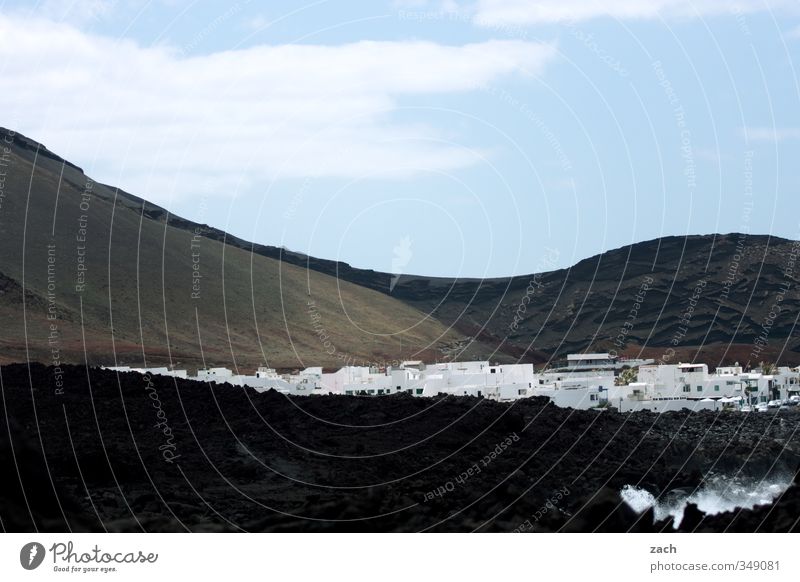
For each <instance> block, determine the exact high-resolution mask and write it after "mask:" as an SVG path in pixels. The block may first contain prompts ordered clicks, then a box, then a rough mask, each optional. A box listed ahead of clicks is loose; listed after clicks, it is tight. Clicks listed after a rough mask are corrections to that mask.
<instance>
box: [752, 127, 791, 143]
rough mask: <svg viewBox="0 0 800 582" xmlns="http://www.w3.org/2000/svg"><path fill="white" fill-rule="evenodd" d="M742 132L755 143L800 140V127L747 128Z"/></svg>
mask: <svg viewBox="0 0 800 582" xmlns="http://www.w3.org/2000/svg"><path fill="white" fill-rule="evenodd" d="M742 132H743V134H744V136H745V137H746V138H747V139H751V140H753V141H772V142H781V141H786V140H795V139H800V127H745V128H744V129H743V130H742Z"/></svg>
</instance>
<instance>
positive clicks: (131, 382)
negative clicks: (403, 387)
mask: <svg viewBox="0 0 800 582" xmlns="http://www.w3.org/2000/svg"><path fill="white" fill-rule="evenodd" d="M0 389H1V391H2V411H0V419H2V420H0V425H2V426H0V470H2V474H3V475H4V476H5V477H4V479H3V480H2V482H0V523H1V524H2V527H3V529H4V530H5V531H34V530H38V531H64V530H68V529H69V530H72V531H106V530H108V531H187V530H188V531H240V530H246V531H497V532H513V531H534V532H535V531H661V530H664V531H672V523H671V522H670V521H667V520H664V521H661V522H658V523H655V522H654V517H653V514H652V512H651V513H643V514H637V513H635V512H634V511H633V510H632V509H630V508H629V507H628V506H627V505H626V504H624V503H623V502H622V501H621V498H620V495H619V492H620V490H621V489H622V488H624V487H625V486H626V485H631V486H636V487H640V488H643V489H645V490H647V491H649V492H651V493H653V494H654V495H656V496H659V497H661V498H666V497H669V496H670V495H674V494H675V492H676V491H692V490H696V489H698V488H700V487H702V486H703V484H704V479H705V477H706V476H708V475H711V474H715V475H730V476H733V475H737V476H745V477H747V478H748V479H752V480H765V479H772V478H774V477H776V476H785V475H792V474H795V473H796V471H797V469H798V462H799V461H800V437H799V436H798V433H797V428H798V426H800V414H798V413H797V412H795V410H796V409H793V410H788V411H781V412H779V413H777V414H739V413H727V412H726V413H711V412H702V413H689V412H685V413H668V414H663V415H656V414H652V413H647V412H643V413H635V414H617V413H615V412H613V411H576V410H571V409H561V408H557V407H554V406H552V405H551V404H549V403H548V401H547V400H546V399H541V398H532V399H526V400H520V401H517V402H515V403H513V404H501V403H496V402H491V401H487V400H485V399H475V398H467V397H463V398H461V397H441V398H413V397H410V396H400V395H398V396H389V397H382V398H368V397H367V398H358V397H337V396H324V397H306V398H302V397H299V398H289V397H285V396H282V395H279V394H277V393H275V392H266V393H262V394H259V393H256V392H255V391H253V390H250V389H238V388H233V387H231V386H227V385H223V386H216V387H213V388H212V387H210V386H208V385H205V384H201V383H195V382H192V381H186V380H175V379H172V378H161V377H153V378H149V377H144V376H141V375H138V374H134V373H123V374H117V373H114V372H110V371H104V370H99V369H94V368H92V369H86V368H84V367H78V366H62V368H61V369H54V368H52V367H45V366H43V365H39V364H33V365H30V366H27V365H10V366H4V367H2V368H0ZM799 490H800V487H798V486H794V487H790V488H789V489H788V490H787V491H786V492H785V493H784V495H783V496H782V497H781V499H780V500H779V501H777V502H776V503H775V504H774V505H769V506H764V507H760V508H757V509H756V510H753V511H740V512H733V513H725V514H718V515H715V516H705V515H703V514H700V513H698V512H697V511H696V508H693V507H689V508H688V509H687V511H686V512H685V515H684V519H683V522H682V523H681V530H688V531H725V530H735V531H756V530H758V531H788V530H793V529H797V528H798V518H800V491H799Z"/></svg>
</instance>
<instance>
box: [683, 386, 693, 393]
mask: <svg viewBox="0 0 800 582" xmlns="http://www.w3.org/2000/svg"><path fill="white" fill-rule="evenodd" d="M690 390H691V388H689V387H688V386H684V387H683V391H684V392H689V391H690Z"/></svg>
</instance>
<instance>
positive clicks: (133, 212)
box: [0, 129, 800, 370]
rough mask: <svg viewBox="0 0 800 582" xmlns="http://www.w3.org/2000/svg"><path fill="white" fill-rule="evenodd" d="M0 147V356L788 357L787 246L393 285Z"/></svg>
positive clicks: (791, 256) (671, 252)
mask: <svg viewBox="0 0 800 582" xmlns="http://www.w3.org/2000/svg"><path fill="white" fill-rule="evenodd" d="M4 148H5V149H4ZM4 152H5V153H4ZM0 154H2V160H0V172H4V173H5V174H4V175H2V174H0V180H2V181H0V245H2V247H1V248H2V253H0V322H2V326H0V361H2V362H10V361H28V360H39V361H43V362H45V363H49V362H52V361H53V360H54V358H55V359H56V360H59V361H66V362H76V363H83V362H89V363H92V364H101V363H102V364H112V363H129V364H135V365H142V364H144V363H147V364H148V365H164V364H173V365H176V366H181V367H189V368H193V367H199V366H206V365H212V364H214V365H225V366H229V367H233V368H239V367H241V368H242V369H245V370H250V369H252V368H253V367H254V366H256V365H259V364H262V363H267V364H268V365H270V366H274V367H278V368H296V367H302V366H309V365H323V366H326V367H337V366H341V365H345V364H348V363H363V362H377V363H379V364H380V363H391V362H392V361H394V360H399V359H408V358H415V359H416V358H419V359H424V360H428V361H432V360H435V359H445V358H458V359H472V358H481V359H491V360H497V361H517V360H522V361H533V362H537V363H541V362H548V361H551V360H553V359H557V358H560V357H562V356H564V355H565V354H566V353H570V352H580V351H594V350H597V351H607V350H613V351H617V352H619V353H620V354H623V355H627V356H639V355H641V356H645V357H653V358H655V359H657V360H659V361H663V362H666V363H670V362H672V363H674V362H677V361H692V360H702V361H707V362H709V363H712V364H715V363H733V362H735V361H739V362H740V363H742V364H747V363H749V364H756V363H758V362H759V361H760V360H768V361H779V362H782V363H789V364H798V363H800V338H798V333H797V329H796V322H797V317H798V314H799V313H800V292H799V291H798V288H797V283H796V280H795V279H796V273H797V270H796V263H797V258H798V255H800V243H799V242H797V241H790V240H786V239H781V238H776V237H770V236H764V235H747V234H737V233H733V234H725V235H704V236H699V235H698V236H686V237H664V238H660V239H656V240H652V241H647V242H642V243H636V244H633V245H629V246H626V247H622V248H620V249H615V250H610V251H607V252H604V253H602V254H599V255H597V256H595V257H591V258H588V259H585V260H583V261H580V262H578V263H577V264H575V265H574V266H572V267H571V268H569V269H560V270H554V271H549V272H543V273H537V274H533V275H526V276H519V277H511V278H494V279H449V278H436V277H421V276H414V275H403V276H401V277H400V278H399V280H395V281H393V278H394V277H395V276H394V275H392V274H389V273H381V272H378V271H372V270H368V269H359V268H355V267H352V266H350V265H348V264H346V263H343V262H337V261H329V260H325V259H320V258H315V257H309V256H306V255H303V254H300V253H295V252H292V251H288V250H286V249H283V248H278V247H273V246H268V245H259V244H254V243H251V242H248V241H245V240H242V239H240V238H237V237H234V236H231V235H229V234H227V233H225V232H224V231H221V230H219V229H216V228H213V227H210V226H208V225H201V224H196V223H194V222H191V221H188V220H185V219H183V218H180V217H178V216H175V215H172V214H170V213H168V212H167V211H166V210H165V209H163V208H161V207H159V206H156V205H154V204H151V203H149V202H146V201H145V200H142V199H141V198H138V197H136V196H134V195H131V194H128V193H126V192H124V191H122V190H120V189H117V188H114V187H111V186H106V185H103V184H99V183H96V182H93V181H92V180H91V179H90V178H88V177H87V176H86V175H85V174H84V173H83V171H82V170H81V169H80V168H79V167H77V166H75V165H74V164H71V163H70V162H68V161H66V160H63V159H62V158H61V157H59V156H58V155H57V154H55V153H53V152H51V151H49V150H48V149H46V148H45V147H44V146H43V145H41V144H38V143H36V142H35V141H33V140H30V139H28V138H26V137H24V136H22V135H20V134H15V133H14V132H12V131H10V130H5V129H0ZM532 252H536V254H537V256H541V255H542V254H543V253H547V252H552V251H548V250H546V249H545V250H541V249H536V250H534V251H532ZM195 275H199V276H195ZM392 283H394V284H392ZM48 316H50V317H52V318H53V319H48ZM401 338H402V339H401Z"/></svg>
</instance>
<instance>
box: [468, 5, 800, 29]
mask: <svg viewBox="0 0 800 582" xmlns="http://www.w3.org/2000/svg"><path fill="white" fill-rule="evenodd" d="M796 4H797V3H796V1H795V0H729V1H722V0H537V1H536V2H531V1H529V0H478V2H477V4H476V5H475V6H476V8H475V22H476V23H477V24H480V25H484V26H500V25H520V24H546V23H557V22H569V21H579V20H589V19H592V18H601V17H610V18H618V19H652V18H658V17H661V18H695V17H707V16H715V15H721V14H748V13H754V12H761V11H764V10H768V9H783V8H792V9H796Z"/></svg>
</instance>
